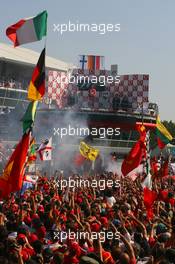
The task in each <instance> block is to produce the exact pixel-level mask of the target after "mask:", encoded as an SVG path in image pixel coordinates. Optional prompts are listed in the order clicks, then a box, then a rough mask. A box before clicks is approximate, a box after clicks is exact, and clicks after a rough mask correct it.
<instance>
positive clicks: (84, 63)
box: [79, 55, 105, 70]
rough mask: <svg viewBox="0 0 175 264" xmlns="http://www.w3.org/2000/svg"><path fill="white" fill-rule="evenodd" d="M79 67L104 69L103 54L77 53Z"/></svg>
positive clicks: (83, 68)
mask: <svg viewBox="0 0 175 264" xmlns="http://www.w3.org/2000/svg"><path fill="white" fill-rule="evenodd" d="M79 69H82V70H104V69H105V65H104V56H94V55H79Z"/></svg>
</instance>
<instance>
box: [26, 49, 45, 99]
mask: <svg viewBox="0 0 175 264" xmlns="http://www.w3.org/2000/svg"><path fill="white" fill-rule="evenodd" d="M44 94H45V48H44V49H43V51H42V52H41V55H40V57H39V60H38V62H37V65H36V67H35V69H34V71H33V74H32V79H31V81H30V84H29V89H28V99H29V100H31V101H39V100H41V99H42V98H43V96H44Z"/></svg>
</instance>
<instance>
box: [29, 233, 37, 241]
mask: <svg viewBox="0 0 175 264" xmlns="http://www.w3.org/2000/svg"><path fill="white" fill-rule="evenodd" d="M36 240H38V237H37V235H36V234H34V233H33V234H31V235H30V236H29V243H33V242H35V241H36Z"/></svg>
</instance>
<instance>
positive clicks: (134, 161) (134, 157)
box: [121, 126, 146, 176]
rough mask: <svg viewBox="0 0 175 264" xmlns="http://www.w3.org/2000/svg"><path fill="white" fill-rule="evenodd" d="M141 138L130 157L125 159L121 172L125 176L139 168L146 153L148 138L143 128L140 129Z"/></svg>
mask: <svg viewBox="0 0 175 264" xmlns="http://www.w3.org/2000/svg"><path fill="white" fill-rule="evenodd" d="M139 133H140V138H139V140H138V141H137V142H136V143H135V145H134V146H133V147H132V149H131V150H130V152H129V154H128V156H127V157H126V158H125V159H124V161H123V163H122V167H121V171H122V173H123V175H124V176H126V175H127V174H128V173H129V172H131V171H132V170H134V169H135V168H137V167H138V166H139V165H140V163H141V161H142V158H143V155H145V153H146V145H145V143H144V141H145V137H146V131H145V128H144V127H143V126H141V127H139Z"/></svg>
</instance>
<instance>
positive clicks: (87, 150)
mask: <svg viewBox="0 0 175 264" xmlns="http://www.w3.org/2000/svg"><path fill="white" fill-rule="evenodd" d="M79 150H80V153H81V155H82V156H83V157H85V158H86V159H89V160H92V161H94V160H96V158H97V156H98V154H99V150H98V149H96V148H93V147H91V146H89V145H88V144H86V143H85V142H84V141H81V142H80V146H79Z"/></svg>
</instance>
